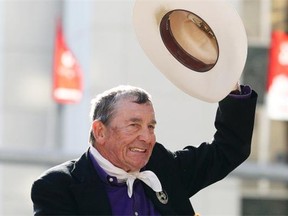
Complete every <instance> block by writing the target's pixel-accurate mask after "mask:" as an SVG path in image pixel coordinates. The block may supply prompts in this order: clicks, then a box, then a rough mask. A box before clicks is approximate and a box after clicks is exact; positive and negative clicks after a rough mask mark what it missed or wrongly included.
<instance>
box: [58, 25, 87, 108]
mask: <svg viewBox="0 0 288 216" xmlns="http://www.w3.org/2000/svg"><path fill="white" fill-rule="evenodd" d="M53 98H54V99H55V101H56V102H57V103H61V104H71V103H77V102H79V101H80V100H81V98H82V72H81V69H80V66H79V64H78V62H77V59H76V58H75V56H74V55H73V53H72V52H71V50H70V49H69V48H68V46H67V44H66V42H65V38H64V35H63V31H62V26H61V24H60V23H59V24H58V25H57V32H56V40H55V51H54V68H53Z"/></svg>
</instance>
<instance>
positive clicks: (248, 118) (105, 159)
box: [32, 86, 257, 215]
mask: <svg viewBox="0 0 288 216" xmlns="http://www.w3.org/2000/svg"><path fill="white" fill-rule="evenodd" d="M239 90H241V92H240V91H238V90H235V91H232V92H231V94H229V95H228V96H227V97H226V98H224V99H223V100H222V101H220V102H219V108H218V110H217V114H216V119H215V127H216V129H217V131H216V133H215V135H214V139H213V141H212V143H211V144H208V143H202V144H201V145H200V146H199V147H193V146H188V147H185V148H184V149H183V150H179V151H176V152H170V151H169V150H167V149H165V147H164V146H163V145H162V144H160V143H157V142H156V136H155V134H154V129H155V126H156V119H155V113H154V109H153V105H152V102H151V97H150V95H149V94H148V93H147V92H145V91H144V90H143V89H140V88H137V87H132V86H119V87H116V88H113V89H110V90H108V91H106V92H104V93H102V94H100V95H98V96H97V97H96V98H95V99H94V100H93V101H92V108H91V120H92V123H91V131H90V139H89V141H90V145H91V146H90V147H89V149H88V151H87V152H86V153H85V154H83V155H82V157H81V158H79V159H77V160H72V161H68V162H66V163H64V164H61V165H59V166H56V167H54V168H51V169H50V170H48V171H46V172H45V173H44V174H43V175H42V176H41V177H40V178H39V179H38V180H36V181H35V182H34V184H33V186H32V200H33V203H34V214H35V215H194V214H195V212H194V210H193V207H192V205H191V203H190V201H189V198H190V197H192V196H193V195H194V194H196V193H197V192H198V191H199V190H201V189H203V188H205V187H207V186H208V185H210V184H212V183H214V182H216V181H218V180H220V179H222V178H224V177H225V176H226V175H227V174H229V173H230V172H231V171H232V170H233V169H235V168H236V167H237V166H238V165H240V164H241V163H242V162H243V161H244V160H245V159H246V158H247V157H248V156H249V154H250V145H251V138H252V131H253V125H254V115H255V107H256V100H257V94H256V93H255V92H254V91H253V90H251V89H250V87H248V86H245V87H244V86H241V89H239ZM179 129H181V128H179Z"/></svg>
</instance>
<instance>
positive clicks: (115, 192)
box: [90, 153, 160, 216]
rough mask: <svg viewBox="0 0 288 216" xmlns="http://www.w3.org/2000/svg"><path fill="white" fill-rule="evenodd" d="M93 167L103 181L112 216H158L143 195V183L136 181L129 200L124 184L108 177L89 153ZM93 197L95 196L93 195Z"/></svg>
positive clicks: (151, 204)
mask: <svg viewBox="0 0 288 216" xmlns="http://www.w3.org/2000/svg"><path fill="white" fill-rule="evenodd" d="M90 158H91V160H92V163H93V166H94V168H95V169H96V171H97V173H98V175H99V176H100V178H101V180H102V181H103V185H104V187H105V189H106V191H107V194H108V198H109V201H110V206H111V209H112V213H113V215H135V216H137V215H160V214H159V213H158V212H157V210H156V209H155V208H154V205H153V203H152V202H151V201H150V200H149V199H148V197H147V196H146V194H145V191H144V188H143V185H142V184H143V183H142V182H141V181H140V180H138V179H136V180H135V182H134V184H133V195H132V197H131V198H129V196H128V193H127V190H128V189H127V185H126V183H118V181H117V178H116V177H114V176H109V175H108V174H107V173H106V172H105V171H104V170H103V169H102V168H101V167H100V166H99V164H98V163H97V161H96V160H95V159H94V157H93V156H92V154H91V153H90ZM95 196H97V195H96V194H95Z"/></svg>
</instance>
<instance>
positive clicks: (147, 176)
mask: <svg viewBox="0 0 288 216" xmlns="http://www.w3.org/2000/svg"><path fill="white" fill-rule="evenodd" d="M90 152H91V154H92V156H93V157H94V158H95V160H96V161H97V163H98V164H99V166H100V167H101V168H102V169H103V170H104V171H105V172H106V173H107V174H108V175H110V176H115V177H116V178H117V179H118V180H120V181H123V182H126V184H127V188H128V191H127V193H128V196H129V197H130V198H131V197H132V194H133V183H134V181H135V179H139V180H141V181H143V182H144V183H145V184H146V185H148V186H149V187H150V188H152V190H154V191H155V192H161V191H162V186H161V183H160V181H159V179H158V177H157V176H156V174H155V173H154V172H152V171H150V170H146V171H142V172H129V173H127V172H126V171H125V170H123V169H120V168H118V167H116V166H114V165H113V164H112V163H110V162H109V161H108V160H106V159H105V158H104V157H102V155H101V154H100V153H99V152H98V151H97V150H96V149H95V148H94V147H93V146H91V148H90Z"/></svg>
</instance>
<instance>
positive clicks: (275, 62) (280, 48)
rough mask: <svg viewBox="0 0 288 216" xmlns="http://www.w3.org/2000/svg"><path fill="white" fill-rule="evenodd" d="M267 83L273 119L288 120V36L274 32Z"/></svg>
mask: <svg viewBox="0 0 288 216" xmlns="http://www.w3.org/2000/svg"><path fill="white" fill-rule="evenodd" d="M269 55H270V56H269V69H268V82H267V110H268V115H269V116H270V117H271V118H273V119H278V120H288V34H287V33H286V32H282V31H274V32H272V38H271V47H270V54H269Z"/></svg>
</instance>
